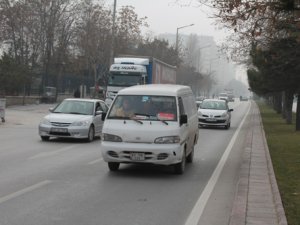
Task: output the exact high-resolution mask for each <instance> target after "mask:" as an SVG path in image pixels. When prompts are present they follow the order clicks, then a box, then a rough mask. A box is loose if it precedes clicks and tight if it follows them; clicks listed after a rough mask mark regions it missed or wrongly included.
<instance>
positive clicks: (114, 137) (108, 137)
mask: <svg viewBox="0 0 300 225" xmlns="http://www.w3.org/2000/svg"><path fill="white" fill-rule="evenodd" d="M102 138H103V141H111V142H122V138H121V137H119V136H117V135H113V134H106V133H104V134H102Z"/></svg>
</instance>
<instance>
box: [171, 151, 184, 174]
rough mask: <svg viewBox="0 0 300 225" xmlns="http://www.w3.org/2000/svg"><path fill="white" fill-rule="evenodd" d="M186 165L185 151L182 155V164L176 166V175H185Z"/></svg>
mask: <svg viewBox="0 0 300 225" xmlns="http://www.w3.org/2000/svg"><path fill="white" fill-rule="evenodd" d="M185 164H186V156H185V150H184V152H183V154H182V159H181V162H180V163H177V164H175V165H174V172H175V174H183V172H184V170H185Z"/></svg>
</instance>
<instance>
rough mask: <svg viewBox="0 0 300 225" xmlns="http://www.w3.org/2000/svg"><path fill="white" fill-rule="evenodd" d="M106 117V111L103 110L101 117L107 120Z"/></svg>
mask: <svg viewBox="0 0 300 225" xmlns="http://www.w3.org/2000/svg"><path fill="white" fill-rule="evenodd" d="M105 117H106V112H102V115H101V119H102V121H104V120H105Z"/></svg>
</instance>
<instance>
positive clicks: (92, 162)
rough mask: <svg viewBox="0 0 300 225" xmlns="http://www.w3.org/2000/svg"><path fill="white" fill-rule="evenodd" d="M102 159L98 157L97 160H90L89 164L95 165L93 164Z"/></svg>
mask: <svg viewBox="0 0 300 225" xmlns="http://www.w3.org/2000/svg"><path fill="white" fill-rule="evenodd" d="M101 161H103V159H102V158H99V159H96V160H94V161H91V162H89V163H88V164H89V165H93V164H96V163H98V162H101Z"/></svg>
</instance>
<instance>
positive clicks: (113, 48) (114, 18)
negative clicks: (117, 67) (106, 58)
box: [110, 0, 117, 63]
mask: <svg viewBox="0 0 300 225" xmlns="http://www.w3.org/2000/svg"><path fill="white" fill-rule="evenodd" d="M116 7H117V0H114V10H113V21H112V22H113V24H112V31H111V36H112V38H111V48H110V63H113V60H114V54H115V30H116Z"/></svg>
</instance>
